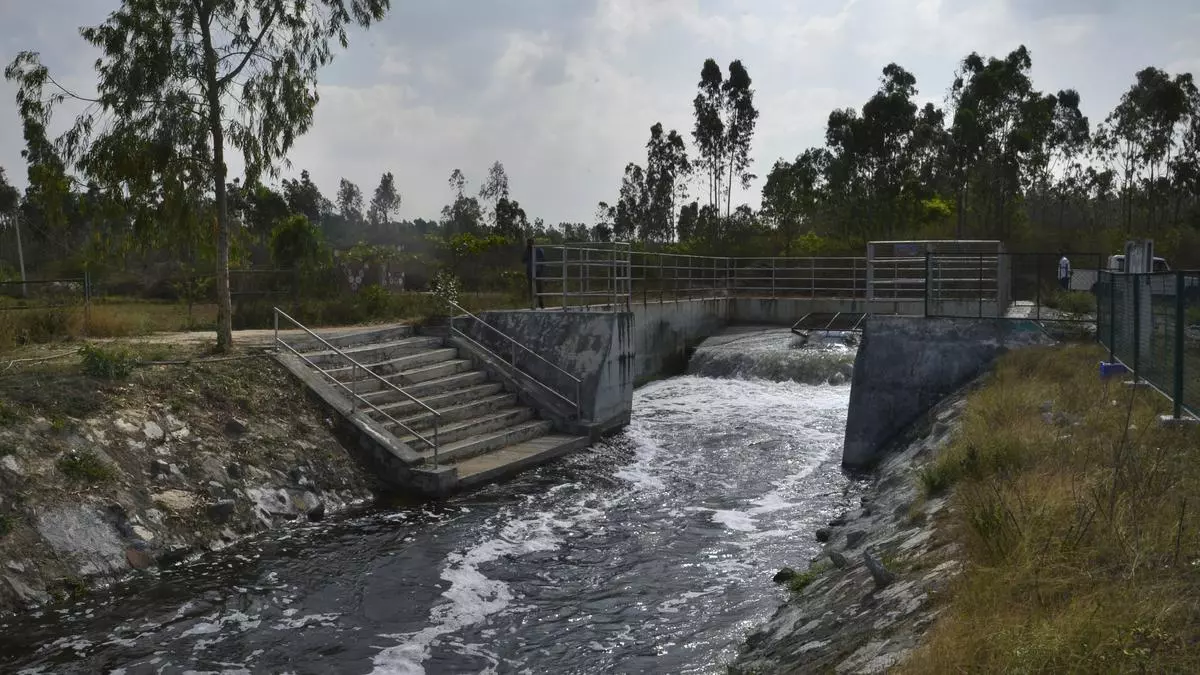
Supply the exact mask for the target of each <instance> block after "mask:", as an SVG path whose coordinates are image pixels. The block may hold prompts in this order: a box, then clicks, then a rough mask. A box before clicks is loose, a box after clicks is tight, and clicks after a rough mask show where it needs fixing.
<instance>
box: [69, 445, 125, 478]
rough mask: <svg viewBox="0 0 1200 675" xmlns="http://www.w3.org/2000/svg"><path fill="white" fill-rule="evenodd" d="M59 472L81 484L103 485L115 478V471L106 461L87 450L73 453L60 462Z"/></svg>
mask: <svg viewBox="0 0 1200 675" xmlns="http://www.w3.org/2000/svg"><path fill="white" fill-rule="evenodd" d="M58 470H59V471H61V472H63V474H64V475H66V477H67V478H70V479H71V480H75V481H79V482H81V483H103V482H105V481H108V480H111V479H112V478H113V470H112V467H110V466H109V465H108V464H106V463H105V462H104V460H102V459H100V458H99V457H97V456H96V455H95V454H94V453H92V452H89V451H87V450H78V451H71V452H69V453H67V454H66V455H63V456H62V458H61V459H59V460H58Z"/></svg>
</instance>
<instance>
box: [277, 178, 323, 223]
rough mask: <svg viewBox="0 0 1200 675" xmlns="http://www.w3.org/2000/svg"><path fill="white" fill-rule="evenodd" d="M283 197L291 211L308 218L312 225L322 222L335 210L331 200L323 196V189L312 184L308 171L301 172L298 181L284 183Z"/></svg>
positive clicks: (285, 181)
mask: <svg viewBox="0 0 1200 675" xmlns="http://www.w3.org/2000/svg"><path fill="white" fill-rule="evenodd" d="M283 197H284V199H285V200H287V205H288V208H289V209H291V210H292V211H293V212H294V213H299V214H301V215H303V216H304V217H305V218H308V220H309V222H311V223H320V222H322V221H323V220H325V217H326V216H327V215H329V213H330V212H331V211H332V210H333V206H332V205H331V204H330V203H329V200H328V199H326V198H325V196H324V195H322V194H321V189H320V188H318V187H317V185H316V183H314V182H312V177H311V176H309V174H308V170H307V169H305V170H303V171H301V172H300V178H299V179H298V180H297V179H290V180H289V179H285V180H284V181H283Z"/></svg>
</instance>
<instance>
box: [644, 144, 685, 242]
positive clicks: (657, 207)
mask: <svg viewBox="0 0 1200 675" xmlns="http://www.w3.org/2000/svg"><path fill="white" fill-rule="evenodd" d="M690 173H691V163H690V162H689V161H688V156H687V144H686V143H685V142H684V140H683V137H682V136H680V135H679V133H678V132H677V131H675V130H674V129H672V130H671V131H669V132H667V133H663V126H662V123H661V122H658V123H655V124H654V126H652V127H650V140H649V141H647V143H646V199H647V203H646V225H645V230H646V231H645V233H644V235H643V239H645V240H647V241H664V242H666V241H672V240H674V238H675V211H676V209H675V204H676V203H677V202H682V201H683V200H684V199H686V198H687V177H688V175H690Z"/></svg>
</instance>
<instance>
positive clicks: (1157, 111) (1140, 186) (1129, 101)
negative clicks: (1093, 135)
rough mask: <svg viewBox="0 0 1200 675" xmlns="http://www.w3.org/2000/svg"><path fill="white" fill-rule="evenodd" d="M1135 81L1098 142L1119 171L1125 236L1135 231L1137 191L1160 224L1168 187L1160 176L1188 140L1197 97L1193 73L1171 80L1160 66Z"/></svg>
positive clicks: (1150, 215) (1149, 215) (1153, 221)
mask: <svg viewBox="0 0 1200 675" xmlns="http://www.w3.org/2000/svg"><path fill="white" fill-rule="evenodd" d="M1136 77H1137V81H1136V82H1135V83H1134V84H1133V86H1131V87H1130V88H1129V90H1128V91H1126V92H1125V93H1124V94H1123V95H1122V96H1121V101H1120V103H1118V104H1117V107H1116V108H1115V109H1114V110H1113V112H1112V113H1111V114H1110V115H1109V116H1108V118H1107V119H1106V120H1105V122H1104V125H1103V127H1102V128H1101V131H1100V133H1099V138H1098V147H1099V148H1100V151H1101V153H1102V155H1103V156H1104V157H1105V159H1106V160H1107V161H1108V162H1109V163H1110V164H1115V165H1116V167H1117V168H1118V170H1119V171H1120V173H1121V179H1122V185H1121V200H1122V207H1123V209H1122V210H1123V213H1122V216H1123V221H1124V225H1125V231H1126V233H1130V232H1132V230H1133V222H1134V218H1133V212H1134V202H1135V201H1137V197H1136V195H1137V194H1138V193H1139V192H1140V193H1142V194H1144V195H1145V204H1146V218H1147V220H1148V221H1149V224H1150V225H1151V226H1153V225H1155V224H1157V220H1158V214H1159V211H1158V210H1157V208H1156V206H1155V202H1156V199H1158V198H1159V195H1160V194H1161V191H1162V189H1163V187H1164V185H1163V183H1164V181H1162V178H1163V177H1164V174H1165V173H1166V172H1167V171H1168V169H1169V168H1170V166H1171V163H1172V161H1173V160H1174V157H1175V153H1176V152H1177V150H1178V149H1179V148H1180V147H1181V145H1182V144H1183V142H1184V135H1185V133H1186V130H1187V127H1188V124H1189V122H1190V120H1191V118H1193V117H1194V115H1195V108H1194V102H1195V100H1196V98H1197V96H1196V85H1195V83H1194V81H1193V79H1192V75H1191V74H1190V73H1185V74H1182V75H1176V76H1175V77H1171V76H1170V75H1169V74H1167V73H1166V72H1164V71H1162V70H1159V69H1158V68H1145V69H1143V70H1141V71H1138V73H1137V76H1136Z"/></svg>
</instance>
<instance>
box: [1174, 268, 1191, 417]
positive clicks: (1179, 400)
mask: <svg viewBox="0 0 1200 675" xmlns="http://www.w3.org/2000/svg"><path fill="white" fill-rule="evenodd" d="M1184 287H1185V284H1184V278H1183V272H1176V273H1175V382H1174V384H1175V387H1174V389H1175V390H1174V391H1173V392H1172V396H1171V398H1172V399H1174V400H1173V401H1172V403H1173V404H1174V406H1173V408H1174V409H1173V410H1172V412H1173V413H1174V417H1175V419H1179V418H1180V417H1182V416H1183V349H1184V335H1185V333H1184V330H1183V328H1184V322H1185V321H1186V320H1187V316H1186V314H1185V312H1184V302H1183V292H1184Z"/></svg>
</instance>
